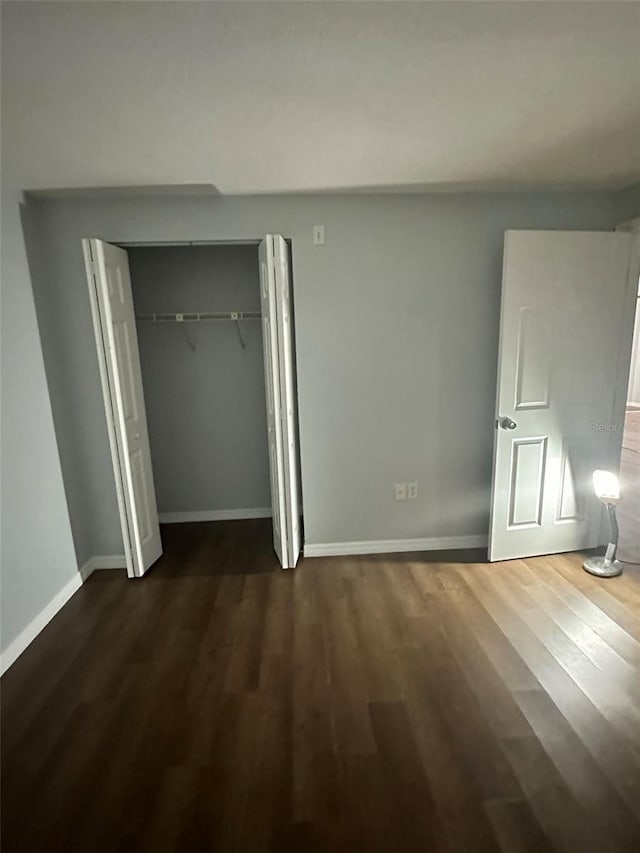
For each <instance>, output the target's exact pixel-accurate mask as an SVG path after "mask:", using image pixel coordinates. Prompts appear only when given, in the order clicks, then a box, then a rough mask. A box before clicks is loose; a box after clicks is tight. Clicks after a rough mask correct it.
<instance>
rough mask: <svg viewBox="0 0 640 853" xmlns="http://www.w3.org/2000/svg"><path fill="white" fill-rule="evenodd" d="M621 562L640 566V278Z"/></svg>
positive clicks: (623, 458)
mask: <svg viewBox="0 0 640 853" xmlns="http://www.w3.org/2000/svg"><path fill="white" fill-rule="evenodd" d="M619 479H620V488H621V492H622V495H623V500H622V501H621V502H620V507H619V521H620V548H619V551H620V559H621V560H622V561H623V562H627V563H636V564H640V278H639V279H638V291H637V298H636V304H635V326H634V333H633V348H632V350H631V364H630V368H629V386H628V391H627V405H626V411H625V419H624V429H623V433H622V450H621V453H620V471H619Z"/></svg>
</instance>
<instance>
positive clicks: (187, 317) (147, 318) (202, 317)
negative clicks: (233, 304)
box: [136, 311, 262, 323]
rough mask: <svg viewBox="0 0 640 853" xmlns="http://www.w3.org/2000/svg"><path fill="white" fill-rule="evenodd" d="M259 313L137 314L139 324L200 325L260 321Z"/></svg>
mask: <svg viewBox="0 0 640 853" xmlns="http://www.w3.org/2000/svg"><path fill="white" fill-rule="evenodd" d="M261 317H262V314H261V313H260V312H259V311H224V312H220V311H218V312H215V311H213V312H212V311H210V312H190V313H184V314H138V316H137V317H136V320H137V321H138V322H139V323H201V322H203V321H207V320H260V319H261Z"/></svg>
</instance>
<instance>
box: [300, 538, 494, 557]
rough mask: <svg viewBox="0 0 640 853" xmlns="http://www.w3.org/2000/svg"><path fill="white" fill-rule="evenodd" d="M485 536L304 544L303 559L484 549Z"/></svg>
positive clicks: (485, 543)
mask: <svg viewBox="0 0 640 853" xmlns="http://www.w3.org/2000/svg"><path fill="white" fill-rule="evenodd" d="M486 547H487V536H486V535H485V534H479V535H475V536H433V537H431V538H429V539H378V540H374V541H370V542H319V543H316V544H313V543H305V546H304V556H305V557H342V556H347V555H350V554H353V555H356V554H399V553H402V552H406V551H451V550H457V549H459V548H460V549H462V548H486Z"/></svg>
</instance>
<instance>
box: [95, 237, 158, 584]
mask: <svg viewBox="0 0 640 853" xmlns="http://www.w3.org/2000/svg"><path fill="white" fill-rule="evenodd" d="M83 245H84V250H85V260H86V266H87V275H88V277H89V290H90V296H91V301H92V309H93V312H94V328H95V331H96V337H97V344H98V354H99V359H100V362H101V371H102V374H103V376H102V379H103V385H104V386H105V387H103V392H104V399H105V407H106V413H107V420H108V422H109V434H110V438H111V449H112V458H113V464H114V472H115V476H116V486H117V491H118V498H119V503H120V511H121V514H122V515H124V520H123V536H124V539H125V553H126V557H127V571H128V573H129V575H130V576H131V577H141V576H142V575H143V574H144V573H145V572H146V571H147V570H148V569H149V568H150V567H151V566H152V565H153V563H154V562H155V561H156V560H157V559H158V557H160V555H161V554H162V543H161V540H160V527H159V524H158V511H157V506H156V497H155V488H154V483H153V471H152V466H151V450H150V446H149V434H148V429H147V418H146V411H145V405H144V394H143V390H142V373H141V369H140V355H139V352H138V338H137V333H136V323H135V315H134V308H133V297H132V293H131V280H130V277H129V262H128V258H127V253H126V252H125V251H124V250H123V249H120V248H119V247H117V246H112V245H111V244H109V243H103V242H102V241H101V240H84V241H83Z"/></svg>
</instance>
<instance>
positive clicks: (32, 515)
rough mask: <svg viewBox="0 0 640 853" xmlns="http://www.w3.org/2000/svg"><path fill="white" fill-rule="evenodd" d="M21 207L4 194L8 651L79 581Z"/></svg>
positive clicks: (0, 335) (4, 631)
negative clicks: (71, 583)
mask: <svg viewBox="0 0 640 853" xmlns="http://www.w3.org/2000/svg"><path fill="white" fill-rule="evenodd" d="M20 201H21V193H19V192H17V191H16V190H14V189H12V188H11V187H8V186H5V185H3V186H2V221H1V230H2V262H1V278H2V318H1V331H0V340H1V342H2V357H1V362H2V452H1V463H2V476H1V477H0V479H1V481H2V495H1V502H2V521H1V533H0V537H1V550H0V562H1V582H2V620H1V631H0V642H1V644H2V649H3V650H5V649H6V648H7V646H8V645H9V643H10V642H11V641H12V640H14V639H15V638H16V637H17V635H18V634H19V633H20V632H21V631H22V630H23V629H24V628H25V627H26V626H27V625H28V624H29V622H31V620H32V619H34V618H35V617H36V616H37V615H38V613H39V612H40V611H41V610H42V609H43V608H44V607H45V606H46V605H47V604H49V602H50V601H51V599H52V598H53V597H54V596H55V595H56V594H57V593H58V592H60V590H61V589H62V588H63V587H64V586H65V585H66V584H67V583H68V582H69V581H70V580H72V579H73V577H74V575H76V573H77V563H76V555H75V552H74V548H73V540H72V537H71V527H70V524H69V516H68V512H67V505H66V501H65V495H64V489H63V485H62V476H61V471H60V459H59V457H58V448H57V446H56V438H55V434H54V429H53V420H52V416H51V406H50V403H49V394H48V390H47V384H46V379H45V372H44V364H43V360H42V350H41V348H40V340H39V337H38V328H37V324H36V313H35V309H34V301H33V292H32V289H31V282H30V274H29V268H28V266H27V257H26V254H25V243H24V238H23V231H22V225H21V221H20Z"/></svg>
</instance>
